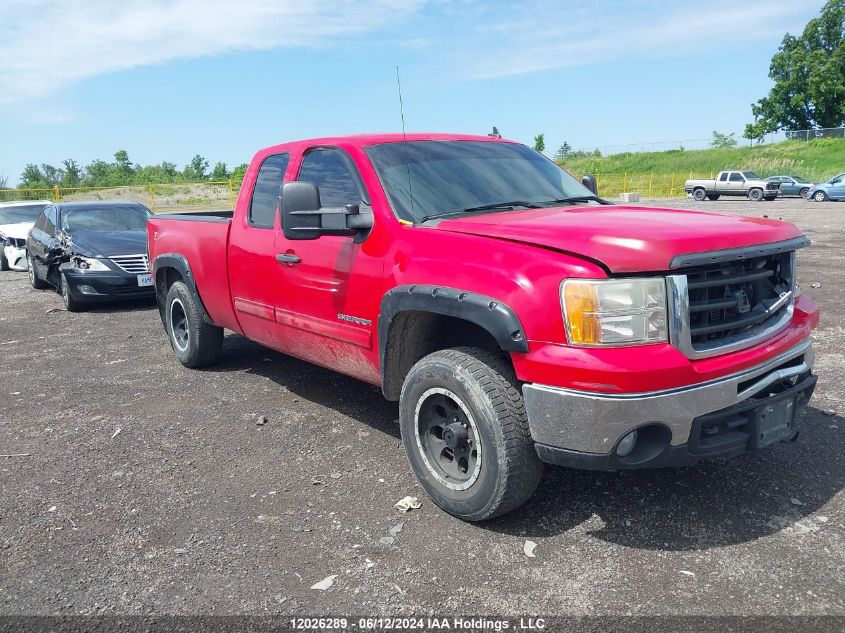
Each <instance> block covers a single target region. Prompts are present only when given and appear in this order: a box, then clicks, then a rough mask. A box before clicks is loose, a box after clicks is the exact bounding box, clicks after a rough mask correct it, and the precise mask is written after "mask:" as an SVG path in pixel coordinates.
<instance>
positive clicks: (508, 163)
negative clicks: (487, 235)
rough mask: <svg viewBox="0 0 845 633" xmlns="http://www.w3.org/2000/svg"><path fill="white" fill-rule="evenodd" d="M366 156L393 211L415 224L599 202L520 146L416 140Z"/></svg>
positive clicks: (370, 149)
mask: <svg viewBox="0 0 845 633" xmlns="http://www.w3.org/2000/svg"><path fill="white" fill-rule="evenodd" d="M366 152H367V155H368V156H369V158H370V161H371V162H372V163H373V166H374V167H375V170H376V173H377V174H378V176H379V179H380V180H381V183H382V186H383V187H384V189H385V192H386V193H387V196H388V198H389V199H390V204H391V205H392V206H393V210H394V211H395V212H396V213H397V214H398V215H399V216H400V217H402V218H406V219H410V220H413V221H415V222H421V221H423V220H424V219H426V218H431V217H437V216H442V215H450V214H453V213H462V212H467V211H473V212H479V213H480V212H485V211H486V212H493V211H494V210H502V209H505V210H507V209H509V208H512V207H519V206H521V207H526V208H532V207H540V206H546V205H549V206H551V205H553V204H555V203H557V204H560V203H562V202H564V201H566V200H567V199H568V198H575V199H576V200H573V202H576V201H577V202H580V203H585V202H589V201H590V199H591V198H594V196H593V195H592V192H591V191H589V190H588V189H587V188H586V187H584V186H583V185H582V184H581V183H579V182H578V181H577V180H575V178H573V177H572V176H570V175H569V174H568V173H567V172H565V171H563V170H562V169H560V168H559V167H558V166H557V165H555V164H554V163H553V162H552V161H550V160H549V159H547V158H545V157H544V156H543V155H541V154H539V153H537V152H535V151H533V150H531V149H529V148H527V147H526V146H524V145H519V144H517V143H500V142H485V141H411V142H407V143H383V144H381V145H372V146H370V147H368V148H366ZM585 198H586V200H585Z"/></svg>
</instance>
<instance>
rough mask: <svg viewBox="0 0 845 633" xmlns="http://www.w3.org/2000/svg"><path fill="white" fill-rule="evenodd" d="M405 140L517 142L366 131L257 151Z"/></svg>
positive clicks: (497, 139)
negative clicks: (364, 132)
mask: <svg viewBox="0 0 845 633" xmlns="http://www.w3.org/2000/svg"><path fill="white" fill-rule="evenodd" d="M403 141H408V142H411V141H483V142H492V143H515V142H516V141H510V140H507V139H502V138H499V137H496V136H481V135H474V134H453V133H440V132H409V133H407V134H403V133H402V132H387V133H384V132H382V133H366V134H347V135H343V136H325V137H322V138H310V139H302V140H297V141H290V142H287V143H280V144H278V145H271V146H270V147H265V148H264V149H261V150H259V151H258V152H257V154H256V156H258V155H266V154H273V153H276V152H284V151H289V150H292V149H296V148H299V147H301V146H303V145H304V146H308V147H310V146H313V145H337V146H346V147H367V146H369V145H381V144H383V143H402V142H403Z"/></svg>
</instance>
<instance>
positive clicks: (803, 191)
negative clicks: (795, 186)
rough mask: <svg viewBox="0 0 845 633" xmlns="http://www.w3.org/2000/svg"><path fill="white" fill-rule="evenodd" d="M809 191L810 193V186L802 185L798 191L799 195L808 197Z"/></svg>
mask: <svg viewBox="0 0 845 633" xmlns="http://www.w3.org/2000/svg"><path fill="white" fill-rule="evenodd" d="M808 193H810V188H809V187H801V189H800V190H799V191H798V195H799V196H801V197H802V198H806V197H807V194H808Z"/></svg>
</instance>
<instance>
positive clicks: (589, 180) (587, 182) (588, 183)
mask: <svg viewBox="0 0 845 633" xmlns="http://www.w3.org/2000/svg"><path fill="white" fill-rule="evenodd" d="M581 184H582V185H584V186H585V187H586V188H587V189H589V190H590V191H592V192H593V195H596V196H597V195H598V193H599V187H598V184H597V183H596V177H595V176H593V175H592V174H587V175H585V176H584V177H583V178H582V179H581Z"/></svg>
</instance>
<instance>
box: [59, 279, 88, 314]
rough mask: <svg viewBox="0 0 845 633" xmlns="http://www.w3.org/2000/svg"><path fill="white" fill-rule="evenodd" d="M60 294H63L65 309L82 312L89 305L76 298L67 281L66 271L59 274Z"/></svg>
mask: <svg viewBox="0 0 845 633" xmlns="http://www.w3.org/2000/svg"><path fill="white" fill-rule="evenodd" d="M59 294H61V295H62V302H63V303H64V304H65V310H67V311H68V312H82V311H83V310H85V309H86V308H87V307H88V306H87V305H86V304H85V302H84V301H80V300H79V299H74V298H73V296H72V295H71V294H70V286H69V285H68V283H67V278H66V277H65V275H64V273H61V274H60V275H59Z"/></svg>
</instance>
